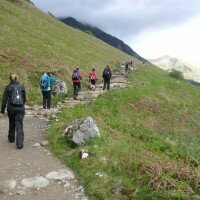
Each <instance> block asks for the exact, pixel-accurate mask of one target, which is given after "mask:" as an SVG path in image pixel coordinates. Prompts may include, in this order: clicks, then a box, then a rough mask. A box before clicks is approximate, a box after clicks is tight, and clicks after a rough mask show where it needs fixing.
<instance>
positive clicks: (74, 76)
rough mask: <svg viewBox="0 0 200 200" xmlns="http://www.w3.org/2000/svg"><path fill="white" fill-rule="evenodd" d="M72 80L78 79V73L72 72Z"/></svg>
mask: <svg viewBox="0 0 200 200" xmlns="http://www.w3.org/2000/svg"><path fill="white" fill-rule="evenodd" d="M72 79H73V80H78V79H79V76H78V72H77V71H74V72H73V74H72Z"/></svg>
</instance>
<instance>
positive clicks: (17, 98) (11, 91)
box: [1, 74, 26, 149]
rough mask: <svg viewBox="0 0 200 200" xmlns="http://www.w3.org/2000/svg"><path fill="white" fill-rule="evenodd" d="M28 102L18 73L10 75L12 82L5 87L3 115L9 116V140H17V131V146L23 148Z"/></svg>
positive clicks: (2, 105) (2, 106)
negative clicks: (26, 103)
mask: <svg viewBox="0 0 200 200" xmlns="http://www.w3.org/2000/svg"><path fill="white" fill-rule="evenodd" d="M25 102H26V92H25V88H24V86H23V85H21V84H20V83H19V78H18V75H17V74H11V75H10V84H9V85H7V86H6V87H5V90H4V94H3V99H2V104H1V115H2V114H4V113H5V109H6V107H7V113H8V118H9V130H8V141H9V142H10V143H14V142H15V131H16V133H17V134H16V146H17V148H18V149H22V148H23V145H24V130H23V119H24V115H25V107H24V104H25Z"/></svg>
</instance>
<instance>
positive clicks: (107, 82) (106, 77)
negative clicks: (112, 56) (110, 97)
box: [102, 66, 112, 90]
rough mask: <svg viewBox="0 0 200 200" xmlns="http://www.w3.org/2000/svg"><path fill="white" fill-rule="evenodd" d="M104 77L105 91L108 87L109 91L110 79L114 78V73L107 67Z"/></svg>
mask: <svg viewBox="0 0 200 200" xmlns="http://www.w3.org/2000/svg"><path fill="white" fill-rule="evenodd" d="M102 77H103V82H104V84H103V90H105V89H106V87H107V90H110V79H111V77H112V72H111V70H110V67H109V66H106V67H105V69H104V70H103V74H102Z"/></svg>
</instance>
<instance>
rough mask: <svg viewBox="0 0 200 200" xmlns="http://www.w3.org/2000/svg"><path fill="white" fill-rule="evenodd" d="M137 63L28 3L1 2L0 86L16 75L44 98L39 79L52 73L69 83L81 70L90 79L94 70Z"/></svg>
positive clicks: (32, 97)
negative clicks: (42, 74)
mask: <svg viewBox="0 0 200 200" xmlns="http://www.w3.org/2000/svg"><path fill="white" fill-rule="evenodd" d="M130 59H132V60H133V62H135V63H139V61H137V60H136V59H133V58H132V57H130V56H128V55H127V54H125V53H123V52H121V51H120V50H117V49H115V48H113V47H111V46H109V45H107V44H105V43H104V42H102V41H101V40H98V39H97V38H94V37H92V36H91V35H88V34H86V33H83V32H82V31H79V30H76V29H73V28H71V27H69V26H66V25H65V24H63V23H61V22H60V21H58V20H57V19H55V18H53V17H52V16H50V15H48V14H44V13H43V12H41V11H40V10H39V9H37V8H36V7H35V6H34V5H32V4H31V3H28V2H27V1H24V0H18V1H14V2H12V1H7V0H1V1H0V68H1V74H0V86H1V88H2V87H3V86H4V85H5V84H6V83H7V82H8V76H9V74H10V73H11V72H13V71H15V72H17V73H18V74H19V75H20V78H21V81H22V82H23V83H24V84H25V85H26V88H27V90H28V92H29V94H30V93H31V95H28V98H29V99H30V100H31V101H37V100H38V99H39V97H40V91H39V89H38V78H39V76H40V75H41V72H42V71H45V70H48V71H49V70H52V71H54V72H55V73H56V76H58V77H62V78H63V79H65V80H67V81H69V80H70V77H71V75H70V73H71V71H70V70H71V69H72V68H73V67H74V66H79V67H80V69H81V70H82V71H83V74H84V76H85V78H86V76H87V73H88V72H89V70H90V69H91V67H93V66H96V68H97V71H98V72H99V73H100V72H101V70H102V68H103V67H104V66H105V65H107V64H109V65H110V66H111V67H113V66H114V65H115V63H116V62H119V61H120V62H121V61H125V60H130Z"/></svg>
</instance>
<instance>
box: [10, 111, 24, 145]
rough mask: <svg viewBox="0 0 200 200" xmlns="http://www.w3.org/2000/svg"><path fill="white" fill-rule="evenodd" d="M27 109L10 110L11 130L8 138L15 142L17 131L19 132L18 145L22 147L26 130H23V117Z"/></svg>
mask: <svg viewBox="0 0 200 200" xmlns="http://www.w3.org/2000/svg"><path fill="white" fill-rule="evenodd" d="M24 115H25V111H21V110H15V111H14V110H13V111H11V110H9V111H8V118H9V131H8V140H9V141H10V142H12V143H14V142H15V131H16V133H17V137H16V145H17V147H21V146H23V144H24V130H23V119H24Z"/></svg>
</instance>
